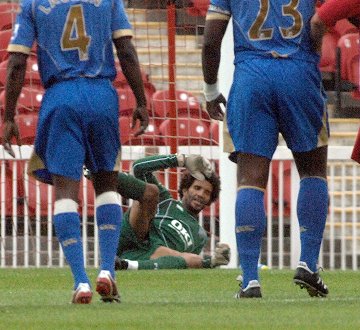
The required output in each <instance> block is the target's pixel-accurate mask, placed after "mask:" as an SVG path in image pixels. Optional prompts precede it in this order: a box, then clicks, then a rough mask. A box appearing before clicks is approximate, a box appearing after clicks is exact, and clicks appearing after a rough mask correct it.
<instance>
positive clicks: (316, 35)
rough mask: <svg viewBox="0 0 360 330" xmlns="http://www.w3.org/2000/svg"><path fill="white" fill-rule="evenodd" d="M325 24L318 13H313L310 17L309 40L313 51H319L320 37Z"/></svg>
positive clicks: (322, 34)
mask: <svg viewBox="0 0 360 330" xmlns="http://www.w3.org/2000/svg"><path fill="white" fill-rule="evenodd" d="M326 29H327V28H326V25H325V24H324V22H323V21H322V20H321V19H320V17H319V15H318V14H317V13H315V15H314V16H313V17H312V18H311V34H310V35H311V41H312V45H313V48H314V50H315V51H317V52H319V53H320V52H321V43H322V38H323V36H324V34H325V32H326Z"/></svg>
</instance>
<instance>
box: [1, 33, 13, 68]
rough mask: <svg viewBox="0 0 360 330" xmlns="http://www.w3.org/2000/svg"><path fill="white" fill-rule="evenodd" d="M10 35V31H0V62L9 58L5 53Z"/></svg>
mask: <svg viewBox="0 0 360 330" xmlns="http://www.w3.org/2000/svg"><path fill="white" fill-rule="evenodd" d="M11 35H12V30H4V31H0V62H2V61H4V60H6V59H7V58H8V57H9V53H8V52H7V50H6V49H7V46H8V44H9V41H10V38H11Z"/></svg>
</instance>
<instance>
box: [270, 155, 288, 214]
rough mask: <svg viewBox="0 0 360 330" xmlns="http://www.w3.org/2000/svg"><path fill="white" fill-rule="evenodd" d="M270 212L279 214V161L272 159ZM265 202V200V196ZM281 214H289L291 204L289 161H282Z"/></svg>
mask: <svg viewBox="0 0 360 330" xmlns="http://www.w3.org/2000/svg"><path fill="white" fill-rule="evenodd" d="M271 176H272V214H273V216H274V217H278V216H279V205H280V203H281V201H280V200H279V161H275V160H273V161H272V173H271ZM265 202H267V200H266V198H265ZM282 205H283V216H284V217H289V216H290V212H291V209H290V205H291V161H284V162H283V200H282Z"/></svg>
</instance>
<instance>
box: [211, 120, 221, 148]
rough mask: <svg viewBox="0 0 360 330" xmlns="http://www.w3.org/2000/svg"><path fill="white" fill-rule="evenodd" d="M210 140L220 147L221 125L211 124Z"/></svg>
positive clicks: (213, 122)
mask: <svg viewBox="0 0 360 330" xmlns="http://www.w3.org/2000/svg"><path fill="white" fill-rule="evenodd" d="M210 138H211V143H212V144H215V145H219V123H218V122H216V121H212V122H211V124H210Z"/></svg>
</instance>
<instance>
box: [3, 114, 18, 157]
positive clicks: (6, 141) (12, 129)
mask: <svg viewBox="0 0 360 330" xmlns="http://www.w3.org/2000/svg"><path fill="white" fill-rule="evenodd" d="M13 137H15V140H16V142H17V144H18V145H19V146H20V145H21V141H20V134H19V128H18V125H17V124H16V123H15V121H6V122H5V127H4V134H3V143H2V144H3V146H4V149H5V150H6V151H7V152H8V153H9V155H10V156H12V157H14V158H15V153H14V150H13V149H12V147H11V140H12V138H13Z"/></svg>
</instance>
